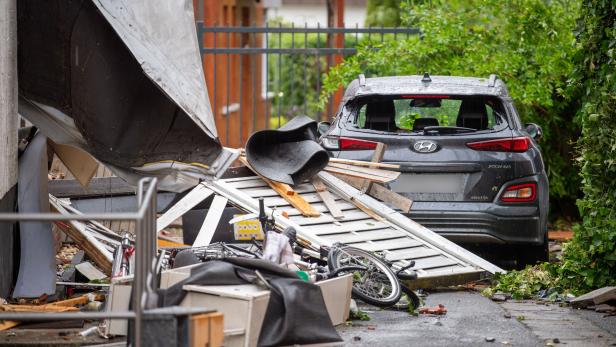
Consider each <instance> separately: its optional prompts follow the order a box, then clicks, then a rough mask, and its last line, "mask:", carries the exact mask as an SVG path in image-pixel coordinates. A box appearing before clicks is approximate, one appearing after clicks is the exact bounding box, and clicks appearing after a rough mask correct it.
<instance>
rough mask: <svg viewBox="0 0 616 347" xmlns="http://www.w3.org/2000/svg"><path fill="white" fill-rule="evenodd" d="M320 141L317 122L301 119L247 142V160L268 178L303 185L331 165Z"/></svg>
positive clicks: (303, 117) (261, 133)
mask: <svg viewBox="0 0 616 347" xmlns="http://www.w3.org/2000/svg"><path fill="white" fill-rule="evenodd" d="M316 138H317V122H315V121H314V120H312V119H310V118H308V117H306V116H298V117H295V118H293V119H291V120H290V121H289V122H288V123H287V124H285V125H283V126H282V127H280V128H279V129H277V130H262V131H258V132H256V133H254V134H252V136H250V138H249V139H248V142H246V159H247V160H248V163H250V166H252V168H253V169H254V170H255V171H257V173H259V174H260V175H261V176H263V177H265V178H268V179H271V180H273V181H278V182H283V183H287V184H291V185H295V184H300V183H302V182H304V181H305V180H307V179H309V178H310V177H313V176H314V175H316V174H317V173H318V172H319V171H321V170H322V169H323V168H324V167H325V166H327V163H328V162H329V155H328V154H327V152H326V151H325V150H324V149H323V147H321V146H320V145H319V144H318V143H317V142H316Z"/></svg>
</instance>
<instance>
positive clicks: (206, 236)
mask: <svg viewBox="0 0 616 347" xmlns="http://www.w3.org/2000/svg"><path fill="white" fill-rule="evenodd" d="M226 206H227V198H225V197H224V196H220V195H215V196H214V201H212V205H211V206H210V208H209V210H208V212H207V215H206V216H205V220H204V221H203V225H201V229H200V230H199V234H197V238H196V239H195V242H193V247H203V246H207V245H209V244H210V242H212V237H214V232H215V231H216V227H217V226H218V223H219V222H220V217H222V213H223V212H224V211H225V207H226Z"/></svg>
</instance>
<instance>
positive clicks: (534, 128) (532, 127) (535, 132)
mask: <svg viewBox="0 0 616 347" xmlns="http://www.w3.org/2000/svg"><path fill="white" fill-rule="evenodd" d="M525 130H526V132H527V133H528V134H529V135H530V137H532V138H533V139H535V141H539V140H541V138H542V137H543V130H542V129H541V127H540V126H539V125H537V124H535V123H528V124H526V126H525Z"/></svg>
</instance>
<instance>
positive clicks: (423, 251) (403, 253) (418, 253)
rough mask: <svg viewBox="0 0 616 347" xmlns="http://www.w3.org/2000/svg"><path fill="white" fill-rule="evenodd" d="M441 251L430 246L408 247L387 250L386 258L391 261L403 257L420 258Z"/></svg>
mask: <svg viewBox="0 0 616 347" xmlns="http://www.w3.org/2000/svg"><path fill="white" fill-rule="evenodd" d="M440 254H441V252H439V251H437V250H436V249H433V248H428V247H425V246H422V247H414V248H407V249H401V250H395V251H387V252H386V253H385V258H387V260H389V261H396V260H402V259H413V260H415V259H419V258H427V257H431V256H434V255H440Z"/></svg>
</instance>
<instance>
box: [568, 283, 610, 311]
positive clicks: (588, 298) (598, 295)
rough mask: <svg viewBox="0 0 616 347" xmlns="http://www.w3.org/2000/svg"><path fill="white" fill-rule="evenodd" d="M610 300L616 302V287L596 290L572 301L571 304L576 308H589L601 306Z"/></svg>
mask: <svg viewBox="0 0 616 347" xmlns="http://www.w3.org/2000/svg"><path fill="white" fill-rule="evenodd" d="M610 300H616V287H603V288H599V289H595V290H593V291H591V292H588V293H586V294H584V295H580V296H578V297H577V298H575V299H573V300H571V304H572V305H573V306H574V307H587V306H590V305H599V304H602V303H604V302H607V301H610Z"/></svg>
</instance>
